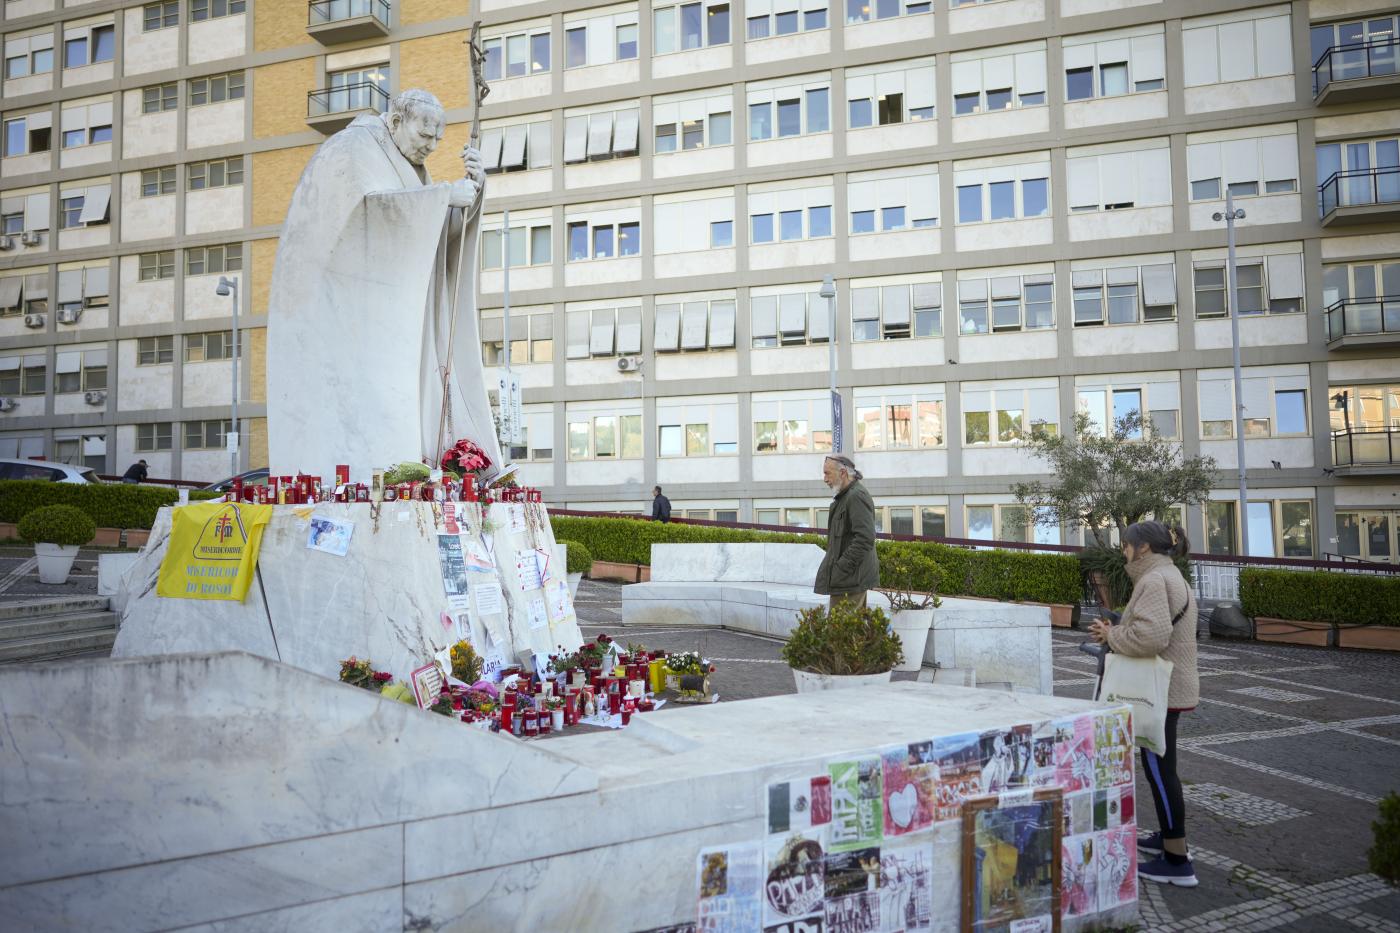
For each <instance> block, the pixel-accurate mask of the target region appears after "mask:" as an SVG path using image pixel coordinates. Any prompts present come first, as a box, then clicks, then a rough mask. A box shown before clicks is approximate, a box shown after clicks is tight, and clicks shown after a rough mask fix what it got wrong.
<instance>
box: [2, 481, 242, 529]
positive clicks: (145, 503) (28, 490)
mask: <svg viewBox="0 0 1400 933" xmlns="http://www.w3.org/2000/svg"><path fill="white" fill-rule="evenodd" d="M220 495H221V493H211V492H202V491H199V490H194V491H191V492H190V499H191V500H192V501H199V500H202V499H217V498H218V497H219V496H220ZM179 498H180V494H179V493H178V492H177V491H176V490H175V489H173V488H169V487H165V486H138V485H134V484H131V483H54V482H50V481H48V480H37V479H19V480H0V522H18V521H19V520H20V519H21V518H23V517H24V516H25V515H27V514H28V513H30V512H32V511H34V510H35V509H37V508H40V507H42V506H46V505H71V506H75V507H76V508H79V509H82V510H83V511H84V512H86V513H87V514H88V516H89V517H91V518H92V520H93V522H94V523H95V524H96V525H97V527H98V528H150V527H151V526H152V525H153V524H155V521H156V513H157V512H159V511H160V509H161V507H162V506H166V505H174V504H175V503H176V502H177V501H179Z"/></svg>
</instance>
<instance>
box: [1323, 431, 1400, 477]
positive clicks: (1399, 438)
mask: <svg viewBox="0 0 1400 933" xmlns="http://www.w3.org/2000/svg"><path fill="white" fill-rule="evenodd" d="M1332 462H1333V463H1334V464H1336V465H1337V466H1339V467H1347V466H1385V465H1387V464H1389V465H1392V466H1400V427H1378V428H1365V427H1363V428H1351V429H1349V430H1346V431H1333V432H1332Z"/></svg>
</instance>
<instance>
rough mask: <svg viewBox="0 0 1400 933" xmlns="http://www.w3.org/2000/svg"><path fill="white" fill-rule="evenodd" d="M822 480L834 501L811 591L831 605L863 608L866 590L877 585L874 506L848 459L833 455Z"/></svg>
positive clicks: (878, 566) (853, 464)
mask: <svg viewBox="0 0 1400 933" xmlns="http://www.w3.org/2000/svg"><path fill="white" fill-rule="evenodd" d="M822 479H823V480H824V481H825V482H826V484H827V485H828V486H830V487H831V489H832V491H833V492H835V493H836V498H835V499H833V500H832V503H831V516H830V518H829V519H828V521H827V536H826V557H825V558H823V559H822V563H821V566H820V567H818V568H817V579H816V582H815V583H814V585H813V587H812V589H813V590H814V591H815V592H816V593H818V594H819V595H822V596H826V595H829V596H831V603H832V605H836V604H837V603H846V604H848V605H852V606H857V607H863V606H865V594H866V591H867V590H871V589H874V588H875V587H877V586H879V585H880V560H879V557H878V556H876V553H875V503H874V502H873V501H871V499H870V493H869V492H867V491H866V489H865V485H864V484H863V483H861V481H860V480H861V474H860V471H859V470H857V469H856V465H855V463H854V462H852V460H851V458H850V457H847V456H844V455H842V454H832V455H831V456H830V457H827V458H826V460H825V461H824V462H823V463H822Z"/></svg>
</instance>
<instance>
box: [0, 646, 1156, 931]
mask: <svg viewBox="0 0 1400 933" xmlns="http://www.w3.org/2000/svg"><path fill="white" fill-rule="evenodd" d="M1099 708H1101V707H1099V706H1098V705H1097V704H1092V703H1089V702H1086V701H1081V700H1071V699H1064V698H1057V697H1049V696H1036V695H1024V694H1010V693H999V692H992V691H983V690H968V689H962V688H956V687H940V686H936V685H925V684H916V683H910V682H905V683H896V684H891V685H888V686H885V687H880V688H876V689H871V690H868V691H862V692H860V693H859V694H858V695H852V694H851V692H850V691H834V692H830V693H826V694H812V695H804V696H797V695H789V696H778V697H769V698H766V699H761V700H749V701H743V702H733V703H720V704H717V705H714V706H704V707H694V708H688V709H674V710H666V711H662V712H658V713H653V714H646V715H641V716H638V717H637V718H636V719H635V720H634V722H633V724H632V726H631V727H629V728H628V729H625V730H622V731H620V732H609V733H594V734H580V735H576V736H564V737H561V738H558V739H553V740H549V741H545V742H522V741H519V740H516V739H513V738H510V737H508V736H501V735H493V734H490V733H486V732H481V731H478V730H475V729H472V728H470V727H467V726H464V725H462V724H460V723H456V722H453V721H451V720H448V719H446V718H444V717H440V716H437V715H434V714H431V713H425V712H421V711H419V710H417V709H416V708H413V707H410V706H407V705H404V704H401V703H397V702H394V701H391V700H387V699H384V698H382V697H380V696H377V695H375V694H371V693H368V692H366V691H363V690H360V689H358V688H355V687H350V686H346V685H344V684H340V683H336V682H334V681H332V680H329V679H326V678H324V677H318V676H315V675H313V674H310V673H308V672H306V671H304V670H300V669H297V668H293V667H290V666H288V665H286V664H279V663H277V662H275V661H271V660H268V659H266V658H260V657H254V656H252V655H249V654H244V653H231V654H215V655H209V654H200V655H184V656H173V657H155V658H130V659H116V660H106V659H94V660H84V661H75V662H67V663H63V664H54V663H49V664H30V665H17V666H12V667H3V668H0V721H3V722H4V723H5V729H4V730H3V732H0V767H3V769H4V774H3V779H4V780H3V786H4V791H5V792H4V794H3V795H0V825H3V826H4V827H5V842H6V844H5V845H4V846H3V847H0V917H4V918H6V924H7V928H12V929H17V930H21V929H22V930H27V931H39V933H42V931H49V930H73V929H81V930H86V931H92V933H102V931H109V930H110V931H122V933H132V931H144V930H157V929H161V930H168V929H185V928H191V929H200V930H213V929H218V930H221V931H266V930H296V931H298V933H319V931H327V933H332V931H334V933H342V931H346V930H400V929H424V930H436V931H475V930H581V931H591V930H599V931H608V933H625V931H629V930H642V929H648V928H651V927H656V926H661V925H665V924H675V923H681V922H684V921H688V920H693V919H694V918H695V912H696V900H695V897H696V856H697V853H698V852H699V850H700V849H701V848H702V847H705V846H710V845H718V844H729V843H735V842H740V841H746V840H760V839H762V838H763V834H764V832H765V825H766V822H765V812H766V805H767V793H766V787H767V785H768V784H769V783H772V782H776V781H786V780H791V779H795V778H801V777H803V776H805V775H811V774H815V773H820V772H821V771H822V770H823V769H824V768H826V767H827V764H828V763H829V762H832V761H840V760H848V759H850V758H853V757H859V756H864V755H869V754H872V753H874V752H876V751H877V750H879V749H881V748H883V747H885V746H890V745H902V744H905V743H912V742H923V741H926V740H929V739H931V738H936V737H938V736H942V735H950V734H954V733H962V732H981V731H985V730H993V729H997V730H1001V729H1007V728H1009V727H1011V726H1014V725H1019V724H1023V723H1030V724H1038V723H1043V722H1045V721H1047V720H1052V719H1059V718H1062V717H1071V716H1076V715H1080V714H1084V713H1086V712H1090V711H1092V710H1095V709H1099ZM814 724H819V727H817V726H814ZM957 825H958V824H957V823H956V822H949V823H943V824H936V826H935V831H937V832H942V830H941V829H939V827H943V828H948V827H952V828H953V829H952V832H953V844H954V845H956V832H957V830H956V826H957ZM939 838H941V837H939ZM958 864H959V860H957V859H954V860H952V861H950V862H949V863H948V864H947V865H946V866H942V865H940V866H938V872H937V874H936V876H935V888H934V891H933V897H934V915H935V917H936V918H937V923H936V925H935V927H934V929H936V930H946V931H949V933H952V931H955V930H956V929H957V921H958V916H959V914H958V911H959V909H960V908H959V906H958V900H959V895H958V882H957V877H958V871H959V870H960V869H959V867H958ZM1135 913H1136V911H1135V904H1133V903H1127V904H1124V905H1122V906H1120V907H1118V908H1116V909H1115V910H1114V911H1112V912H1110V913H1107V914H1095V915H1091V916H1090V917H1087V918H1078V919H1074V918H1071V920H1070V921H1067V923H1066V925H1065V929H1066V930H1070V931H1072V930H1075V929H1078V928H1079V927H1080V926H1082V925H1083V922H1084V921H1086V920H1092V921H1095V922H1099V923H1103V924H1104V925H1105V926H1112V927H1116V926H1121V925H1123V924H1125V923H1128V922H1131V921H1132V920H1133V919H1135Z"/></svg>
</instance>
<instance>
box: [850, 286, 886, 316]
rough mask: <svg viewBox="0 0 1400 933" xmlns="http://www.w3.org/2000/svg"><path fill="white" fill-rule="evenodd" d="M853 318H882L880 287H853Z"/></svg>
mask: <svg viewBox="0 0 1400 933" xmlns="http://www.w3.org/2000/svg"><path fill="white" fill-rule="evenodd" d="M851 320H853V321H878V320H880V289H878V288H853V289H851Z"/></svg>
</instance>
